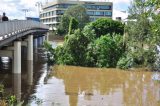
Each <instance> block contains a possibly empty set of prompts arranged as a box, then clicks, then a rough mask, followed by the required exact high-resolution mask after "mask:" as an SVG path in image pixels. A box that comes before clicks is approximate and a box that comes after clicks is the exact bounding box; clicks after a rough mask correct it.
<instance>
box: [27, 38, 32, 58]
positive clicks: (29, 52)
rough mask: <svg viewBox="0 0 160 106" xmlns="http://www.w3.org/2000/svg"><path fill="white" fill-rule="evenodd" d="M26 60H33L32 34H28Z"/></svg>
mask: <svg viewBox="0 0 160 106" xmlns="http://www.w3.org/2000/svg"><path fill="white" fill-rule="evenodd" d="M27 55H28V56H27V60H32V61H33V35H29V36H28V50H27Z"/></svg>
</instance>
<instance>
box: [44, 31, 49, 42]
mask: <svg viewBox="0 0 160 106" xmlns="http://www.w3.org/2000/svg"><path fill="white" fill-rule="evenodd" d="M45 37H46V41H48V40H49V32H47V34H46V36H45Z"/></svg>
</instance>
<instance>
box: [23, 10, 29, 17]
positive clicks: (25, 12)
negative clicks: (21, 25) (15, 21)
mask: <svg viewBox="0 0 160 106" xmlns="http://www.w3.org/2000/svg"><path fill="white" fill-rule="evenodd" d="M22 11H23V12H24V18H25V19H26V15H27V12H29V9H22Z"/></svg>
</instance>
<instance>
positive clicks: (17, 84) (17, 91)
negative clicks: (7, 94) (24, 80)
mask: <svg viewBox="0 0 160 106" xmlns="http://www.w3.org/2000/svg"><path fill="white" fill-rule="evenodd" d="M12 84H13V93H14V95H15V96H16V98H17V102H20V101H21V74H13V75H12Z"/></svg>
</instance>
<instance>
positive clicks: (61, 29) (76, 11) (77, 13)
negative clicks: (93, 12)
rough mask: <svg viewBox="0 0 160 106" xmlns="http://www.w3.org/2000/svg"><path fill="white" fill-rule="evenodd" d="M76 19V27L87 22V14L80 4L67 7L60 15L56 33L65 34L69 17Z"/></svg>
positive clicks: (81, 27) (81, 26)
mask: <svg viewBox="0 0 160 106" xmlns="http://www.w3.org/2000/svg"><path fill="white" fill-rule="evenodd" d="M73 18H74V19H75V20H77V22H78V28H80V29H83V27H84V26H85V25H86V24H87V23H88V22H89V16H88V15H87V12H86V9H85V8H84V7H83V6H82V5H75V6H71V7H70V8H68V9H67V10H66V11H65V13H64V15H63V16H62V17H61V22H60V24H59V26H58V29H57V34H59V35H65V34H68V32H69V24H70V21H71V19H72V20H73Z"/></svg>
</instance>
